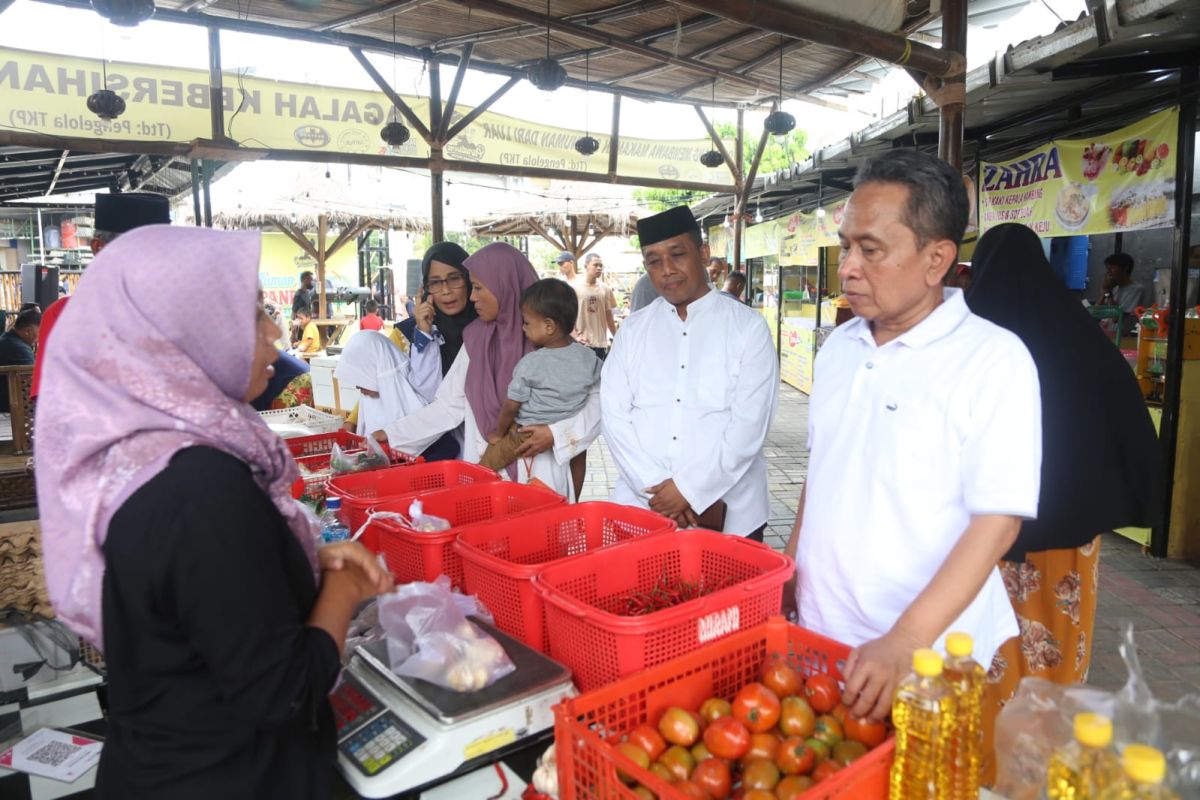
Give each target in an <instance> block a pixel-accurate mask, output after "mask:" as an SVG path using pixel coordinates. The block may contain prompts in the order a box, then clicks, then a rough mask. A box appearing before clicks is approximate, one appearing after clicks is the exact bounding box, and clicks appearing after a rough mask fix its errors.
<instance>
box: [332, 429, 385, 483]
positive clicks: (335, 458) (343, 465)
mask: <svg viewBox="0 0 1200 800" xmlns="http://www.w3.org/2000/svg"><path fill="white" fill-rule="evenodd" d="M391 463H392V462H391V459H389V458H388V457H387V454H386V453H384V452H383V448H382V447H380V446H379V442H377V441H375V437H373V436H368V437H367V448H366V449H365V450H354V451H351V452H346V451H344V450H342V448H341V447H339V446H338V445H337V444H336V443H335V444H334V445H333V449H332V450H331V451H330V453H329V472H330V474H331V475H345V474H347V473H351V472H366V471H367V470H372V469H382V468H383V467H387V466H390V465H391Z"/></svg>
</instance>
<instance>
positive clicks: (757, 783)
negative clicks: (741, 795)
mask: <svg viewBox="0 0 1200 800" xmlns="http://www.w3.org/2000/svg"><path fill="white" fill-rule="evenodd" d="M777 783H779V767H777V766H775V762H774V761H765V760H764V761H751V762H750V763H749V764H747V765H746V768H745V769H743V770H742V787H743V788H745V789H765V790H767V791H768V792H769V791H771V790H772V789H774V788H775V784H777Z"/></svg>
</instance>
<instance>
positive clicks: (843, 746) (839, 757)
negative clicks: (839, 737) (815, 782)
mask: <svg viewBox="0 0 1200 800" xmlns="http://www.w3.org/2000/svg"><path fill="white" fill-rule="evenodd" d="M866 754H867V746H866V745H865V744H863V743H862V742H838V743H837V744H835V745H834V746H833V760H834V761H836V762H838V763H839V764H845V765H847V766H849V765H850V763H851V762H852V761H855V760H857V759H860V758H862V757H863V756H865V755H866Z"/></svg>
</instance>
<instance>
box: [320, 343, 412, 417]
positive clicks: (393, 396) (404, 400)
mask: <svg viewBox="0 0 1200 800" xmlns="http://www.w3.org/2000/svg"><path fill="white" fill-rule="evenodd" d="M408 368H409V362H408V356H406V355H405V354H404V353H403V352H401V350H400V348H398V347H396V345H394V344H392V341H391V340H390V339H389V338H388V337H387V336H385V335H383V334H382V333H379V332H377V331H359V332H358V333H356V334H354V336H352V337H350V342H349V344H347V345H346V349H345V350H343V351H342V357H341V358H340V359H339V360H338V365H337V369H336V370H335V371H334V377H336V378H337V379H338V383H341V384H344V385H346V386H356V387H360V388H362V389H369V390H371V391H373V392H378V393H379V397H367V396H366V395H365V394H364V395H361V396H360V398H359V401H358V429H357V431H356V432H357V433H358V435H359V436H369V435H370V434H372V433H374V432H375V431H378V430H382V429H383V428H384V427H385V426H387V425H389V424H391V423H392V422H395V421H396V420H398V419H400V418H401V417H405V416H408V415H409V414H411V413H413V412H414V411H418V410H420V409H421V408H424V407H425V401H424V400H422V399H421V397H420V395H418V394H417V391H416V390H415V389H413V387H412V385H411V384H410V383H409V382H408Z"/></svg>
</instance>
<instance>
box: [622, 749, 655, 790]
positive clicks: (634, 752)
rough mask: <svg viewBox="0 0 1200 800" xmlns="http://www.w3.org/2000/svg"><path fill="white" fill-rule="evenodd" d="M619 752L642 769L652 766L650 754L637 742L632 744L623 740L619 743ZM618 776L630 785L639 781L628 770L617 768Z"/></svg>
mask: <svg viewBox="0 0 1200 800" xmlns="http://www.w3.org/2000/svg"><path fill="white" fill-rule="evenodd" d="M617 752H618V753H620V754H621V755H623V756H625V757H626V758H628V759H629V760H630V761H632V762H633V763H635V764H637V765H638V766H639V767H641V768H642V769H649V767H650V755H649V754H648V753H647V752H646V751H645V750H643V749H642V748H640V747H638V746H637V745H636V744H631V743H630V742H621V743H620V744H619V745H617ZM617 777H618V778H620V779H621V780H623V781H625V783H628V784H630V785H632V784H635V783H637V778H635V777H633V776H632V775H630V774H628V773H626V772H622V771H621V770H620V769H618V770H617Z"/></svg>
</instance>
